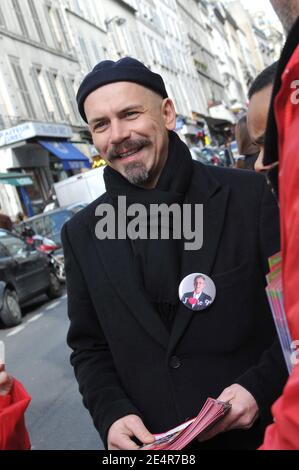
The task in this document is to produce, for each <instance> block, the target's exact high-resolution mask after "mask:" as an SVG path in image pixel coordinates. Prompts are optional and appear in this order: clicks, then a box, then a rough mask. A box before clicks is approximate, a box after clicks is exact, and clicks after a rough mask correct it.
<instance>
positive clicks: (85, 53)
mask: <svg viewBox="0 0 299 470" xmlns="http://www.w3.org/2000/svg"><path fill="white" fill-rule="evenodd" d="M78 40H79V44H80V48H81V51H82V54H83V57H84V62H85V64H86V67H87V70H90V69H91V68H92V64H91V61H90V58H89V55H88V51H87V47H86V43H85V41H84V39H83V38H82V36H78Z"/></svg>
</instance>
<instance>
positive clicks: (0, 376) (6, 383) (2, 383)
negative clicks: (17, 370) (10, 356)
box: [0, 364, 13, 395]
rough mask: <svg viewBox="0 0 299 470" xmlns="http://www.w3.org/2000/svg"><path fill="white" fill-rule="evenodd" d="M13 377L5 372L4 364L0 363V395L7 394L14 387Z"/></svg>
mask: <svg viewBox="0 0 299 470" xmlns="http://www.w3.org/2000/svg"><path fill="white" fill-rule="evenodd" d="M12 383H13V378H12V377H11V375H8V373H7V372H5V366H4V364H0V395H7V394H8V393H9V392H10V391H11V388H12Z"/></svg>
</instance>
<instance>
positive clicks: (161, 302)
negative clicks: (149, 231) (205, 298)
mask: <svg viewBox="0 0 299 470" xmlns="http://www.w3.org/2000/svg"><path fill="white" fill-rule="evenodd" d="M191 176H192V158H191V155H190V152H189V150H188V148H187V146H186V145H185V144H184V143H183V142H182V141H181V140H180V139H179V137H178V136H177V134H176V133H175V132H170V133H169V149H168V158H167V161H166V164H165V166H164V169H163V171H162V173H161V175H160V178H159V181H158V183H157V185H156V187H155V188H154V189H144V188H140V187H138V186H135V185H133V184H131V183H129V182H128V181H127V180H126V179H125V178H124V177H123V176H122V175H120V174H119V173H118V172H117V171H115V170H113V169H112V168H111V167H107V168H106V169H105V171H104V179H105V184H106V190H107V193H108V195H109V196H110V197H111V199H112V202H113V205H114V206H115V208H117V197H118V196H126V200H127V205H129V204H133V203H140V204H143V205H144V206H145V207H147V208H148V207H149V205H150V204H162V203H165V204H167V205H171V204H174V203H177V204H180V205H181V204H183V202H184V200H185V197H186V193H187V191H188V189H189V184H190V181H191ZM127 222H128V220H127ZM145 223H147V224H149V221H148V220H147V221H146V222H145ZM171 231H172V227H170V237H169V238H170V239H169V240H161V239H157V240H151V239H149V238H148V239H147V240H141V239H138V240H135V241H132V242H131V244H132V256H134V264H135V269H136V273H137V277H138V279H139V281H140V288H142V289H144V290H145V292H146V293H147V296H148V299H149V301H150V302H151V303H152V305H153V306H154V307H155V309H156V311H157V313H158V314H159V315H160V317H161V320H162V321H163V322H164V324H165V325H166V327H167V328H168V330H170V329H171V326H172V324H173V320H174V317H175V314H176V310H177V307H178V304H179V298H178V287H179V283H180V277H181V256H182V251H183V240H173V239H172V232H171ZM128 243H130V241H129V240H128ZM128 276H130V273H128Z"/></svg>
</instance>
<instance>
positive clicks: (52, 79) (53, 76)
mask: <svg viewBox="0 0 299 470" xmlns="http://www.w3.org/2000/svg"><path fill="white" fill-rule="evenodd" d="M47 77H48V82H49V85H50V89H51V93H52V96H53V100H54V104H55V108H56V111H57V115H58V117H59V119H60V120H61V121H65V120H66V115H65V112H64V109H63V106H62V102H61V98H60V96H59V91H58V88H57V80H58V78H57V73H56V72H53V71H50V72H47Z"/></svg>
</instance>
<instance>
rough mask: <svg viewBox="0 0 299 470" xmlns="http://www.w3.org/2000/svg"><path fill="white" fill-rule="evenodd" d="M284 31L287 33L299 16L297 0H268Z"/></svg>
mask: <svg viewBox="0 0 299 470" xmlns="http://www.w3.org/2000/svg"><path fill="white" fill-rule="evenodd" d="M270 1H271V3H272V6H273V8H274V10H275V11H276V13H277V15H278V17H279V19H280V21H281V22H282V25H283V27H284V29H285V31H286V32H287V33H288V32H289V31H290V30H291V29H292V26H293V24H294V23H295V21H296V19H297V18H298V16H299V0H270Z"/></svg>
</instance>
